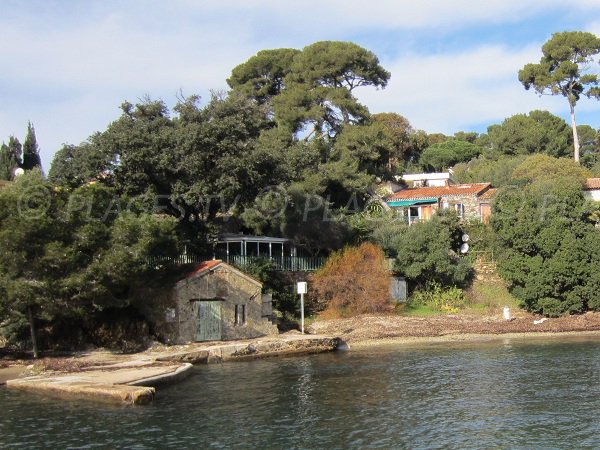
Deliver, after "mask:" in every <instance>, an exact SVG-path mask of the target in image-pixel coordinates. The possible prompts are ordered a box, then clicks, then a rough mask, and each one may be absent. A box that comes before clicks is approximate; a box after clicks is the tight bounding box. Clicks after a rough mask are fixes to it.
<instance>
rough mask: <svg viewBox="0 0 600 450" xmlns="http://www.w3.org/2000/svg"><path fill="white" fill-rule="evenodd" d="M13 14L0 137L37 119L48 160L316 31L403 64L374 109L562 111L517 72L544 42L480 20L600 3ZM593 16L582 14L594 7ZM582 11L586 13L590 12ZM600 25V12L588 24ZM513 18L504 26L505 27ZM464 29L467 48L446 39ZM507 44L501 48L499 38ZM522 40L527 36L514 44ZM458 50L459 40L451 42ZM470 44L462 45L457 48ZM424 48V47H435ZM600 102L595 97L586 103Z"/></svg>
mask: <svg viewBox="0 0 600 450" xmlns="http://www.w3.org/2000/svg"><path fill="white" fill-rule="evenodd" d="M2 6H3V11H2V15H1V16H0V29H2V34H3V38H2V42H0V60H2V61H3V63H4V64H3V68H2V70H1V71H0V96H1V97H2V100H3V101H2V106H1V107H0V139H6V138H7V137H8V136H9V135H10V134H16V135H17V136H19V137H22V136H23V135H24V130H25V129H26V126H27V120H31V121H32V122H33V123H34V125H35V127H36V132H37V135H38V141H39V142H40V145H41V147H42V151H43V158H44V164H45V165H46V167H48V166H49V164H50V160H51V156H52V154H53V153H54V151H56V150H57V149H58V148H59V147H60V144H61V143H63V142H69V143H79V142H80V141H82V140H84V139H85V138H86V137H88V136H89V135H90V134H92V133H93V132H95V131H97V130H102V129H104V128H105V127H106V126H107V124H108V123H109V122H110V121H111V120H114V119H116V118H117V117H118V115H119V110H118V106H119V105H120V103H121V102H122V101H124V100H129V101H132V102H135V101H136V100H137V99H138V98H141V97H143V96H144V95H145V94H149V95H151V97H153V98H162V99H164V100H165V101H166V102H167V104H168V105H169V106H172V105H173V103H175V97H176V94H177V92H178V91H179V90H180V89H181V90H182V91H183V93H184V95H190V94H200V95H202V96H203V97H204V98H206V97H207V96H208V91H209V90H210V89H225V88H226V87H227V85H226V81H225V80H226V78H227V77H228V76H229V74H230V73H231V69H232V68H233V67H235V66H236V65H237V64H239V63H241V62H243V61H246V60H247V59H248V58H249V57H250V56H252V55H253V54H255V53H256V52H257V51H259V50H261V49H265V48H279V47H295V48H302V47H303V46H305V45H308V44H310V43H312V42H315V41H317V40H325V39H338V40H350V41H354V42H357V43H359V44H361V45H363V46H365V47H367V48H369V49H370V50H372V51H373V52H375V53H376V54H378V55H379V56H380V58H381V59H382V64H383V66H384V67H386V69H388V70H390V71H391V72H392V79H391V82H390V84H389V87H388V88H387V89H386V90H383V91H373V90H368V89H365V90H363V91H362V92H360V93H359V94H360V99H361V100H362V101H363V102H364V103H365V104H366V105H368V106H369V108H370V109H371V111H373V112H378V111H397V112H399V113H401V114H403V115H406V117H407V118H408V119H409V120H410V121H411V123H413V125H414V126H416V127H419V128H423V129H425V130H427V131H432V132H433V131H443V132H447V133H452V132H454V131H457V130H458V129H468V128H470V127H471V126H472V124H474V123H485V122H486V121H492V122H493V121H498V120H501V119H502V118H504V117H506V116H508V115H511V114H514V113H516V112H527V111H529V110H531V109H535V108H540V109H551V110H559V109H560V108H562V106H560V107H559V100H558V99H549V98H548V99H547V98H544V99H542V100H540V99H539V98H538V97H537V96H536V95H535V94H533V93H531V92H526V91H524V89H523V88H522V87H521V86H520V84H519V83H518V81H517V80H516V73H517V71H518V69H519V68H520V67H521V66H522V65H523V64H525V63H526V62H531V61H537V60H538V59H539V56H540V53H539V48H540V46H541V43H543V40H545V39H546V38H547V37H548V36H549V33H548V35H544V36H540V38H539V39H540V42H535V43H523V45H525V47H522V48H516V49H515V48H511V47H509V45H510V44H509V43H506V42H505V40H508V39H509V38H510V36H508V35H504V34H503V33H501V32H499V33H498V34H496V35H495V37H494V39H492V40H491V41H488V45H485V43H482V42H480V40H481V36H479V35H474V36H472V35H469V31H470V29H471V28H477V29H478V30H479V32H481V30H482V28H481V27H484V26H492V25H494V24H496V25H497V24H517V26H518V27H520V26H521V24H522V26H524V27H526V26H528V22H527V21H528V20H531V21H534V20H537V18H538V16H544V17H545V16H547V15H550V14H554V15H560V14H563V13H564V14H566V13H567V12H568V14H574V15H575V16H577V17H585V20H586V22H585V23H588V22H589V19H587V18H588V17H597V16H598V15H597V14H596V15H594V14H593V13H594V12H600V4H598V1H597V0H572V1H564V0H563V1H559V0H539V1H537V2H523V1H522V0H518V1H517V0H489V1H485V2H480V1H473V0H454V1H452V2H449V1H447V0H437V1H433V0H421V1H418V2H415V1H413V0H410V1H407V0H402V1H393V2H392V1H389V0H372V1H371V2H370V3H369V4H368V7H365V3H364V0H361V1H358V0H344V1H342V0H328V1H322V0H305V1H304V2H302V4H301V5H299V4H298V3H297V2H288V1H281V0H253V1H248V0H220V1H216V0H205V1H196V0H172V1H170V2H164V1H159V0H130V1H128V2H121V1H117V0H104V1H89V2H64V1H60V0H54V1H53V0H44V1H35V0H32V1H31V2H26V3H24V2H8V3H4V4H3V5H2ZM582 11H583V12H584V13H581V12H582ZM578 14H579V15H578ZM587 27H588V28H586V29H590V31H593V30H597V31H596V33H598V34H600V33H599V31H600V22H592V23H588V25H587ZM500 28H501V27H500ZM454 33H456V34H461V39H458V40H457V44H456V45H454V46H445V45H441V44H440V43H442V44H443V43H444V42H445V40H446V39H447V40H449V41H450V40H452V38H454V36H455V34H454ZM489 42H492V43H496V44H497V43H498V42H500V43H502V45H491V44H490V43H489ZM513 46H514V43H513ZM450 47H451V48H452V49H453V50H448V48H450ZM456 48H459V49H460V50H456ZM424 49H425V50H424ZM588 108H589V109H590V111H593V110H594V105H593V104H590V105H585V106H583V107H582V110H586V109H588Z"/></svg>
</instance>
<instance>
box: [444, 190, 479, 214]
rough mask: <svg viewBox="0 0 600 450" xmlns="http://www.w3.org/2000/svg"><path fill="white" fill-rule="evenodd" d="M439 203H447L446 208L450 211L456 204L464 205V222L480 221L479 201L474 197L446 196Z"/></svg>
mask: <svg viewBox="0 0 600 450" xmlns="http://www.w3.org/2000/svg"><path fill="white" fill-rule="evenodd" d="M441 202H442V203H444V202H448V207H449V208H452V209H454V207H455V205H457V204H458V203H462V204H463V205H464V211H465V215H464V218H465V219H466V220H481V212H480V208H479V205H480V203H481V200H480V199H479V198H478V197H477V196H476V195H447V196H444V197H442V200H441Z"/></svg>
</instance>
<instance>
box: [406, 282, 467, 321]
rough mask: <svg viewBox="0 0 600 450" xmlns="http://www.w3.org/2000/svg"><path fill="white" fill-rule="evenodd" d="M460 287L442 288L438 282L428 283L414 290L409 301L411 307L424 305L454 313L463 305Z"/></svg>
mask: <svg viewBox="0 0 600 450" xmlns="http://www.w3.org/2000/svg"><path fill="white" fill-rule="evenodd" d="M465 303H466V299H465V295H464V293H463V291H462V289H459V288H457V287H455V286H451V287H448V288H443V287H442V286H441V285H440V284H439V283H435V282H433V283H429V284H428V285H427V287H426V288H425V289H423V290H420V291H417V292H415V293H414V294H413V295H412V297H411V299H410V301H409V305H410V306H411V307H418V306H426V307H429V308H431V309H434V310H436V311H440V312H445V313H450V314H452V313H456V312H458V311H459V309H461V308H463V307H464V306H465Z"/></svg>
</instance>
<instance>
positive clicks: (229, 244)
mask: <svg viewBox="0 0 600 450" xmlns="http://www.w3.org/2000/svg"><path fill="white" fill-rule="evenodd" d="M219 244H224V245H225V253H226V256H227V260H229V255H230V254H231V255H239V256H257V257H260V256H262V257H268V258H273V257H281V258H284V257H285V256H297V251H296V247H295V246H294V245H292V246H289V254H288V255H286V254H285V247H286V244H289V239H287V238H278V237H271V236H251V235H247V234H224V235H222V236H220V237H219V239H218V240H217V245H219ZM231 252H234V253H231Z"/></svg>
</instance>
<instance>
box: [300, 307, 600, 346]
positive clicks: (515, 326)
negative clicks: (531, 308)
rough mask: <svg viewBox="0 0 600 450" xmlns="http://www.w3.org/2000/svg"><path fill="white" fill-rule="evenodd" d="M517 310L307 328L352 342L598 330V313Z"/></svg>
mask: <svg viewBox="0 0 600 450" xmlns="http://www.w3.org/2000/svg"><path fill="white" fill-rule="evenodd" d="M541 319H542V318H541V317H538V316H535V315H532V314H528V313H525V312H523V311H518V315H517V316H516V317H514V318H512V320H504V319H503V318H502V316H501V315H494V316H487V315H469V314H457V315H439V316H428V317H407V316H398V315H361V316H357V317H351V318H346V319H331V320H318V321H316V322H314V323H313V324H312V325H311V326H310V327H309V328H308V330H309V332H311V333H318V334H327V335H332V336H338V337H339V338H341V339H342V340H343V341H345V342H347V343H349V344H352V345H357V344H359V343H360V344H362V345H366V344H368V343H371V344H372V343H374V342H378V341H386V340H395V341H396V342H401V341H403V340H404V341H414V340H421V341H427V340H429V341H434V340H437V341H444V340H454V341H460V340H466V339H482V338H485V337H489V338H493V337H494V336H498V337H509V336H521V337H525V336H535V335H545V336H549V335H552V334H557V335H564V334H565V333H594V332H600V313H596V312H589V313H586V314H581V315H577V316H565V317H558V318H550V319H544V320H543V321H541Z"/></svg>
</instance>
